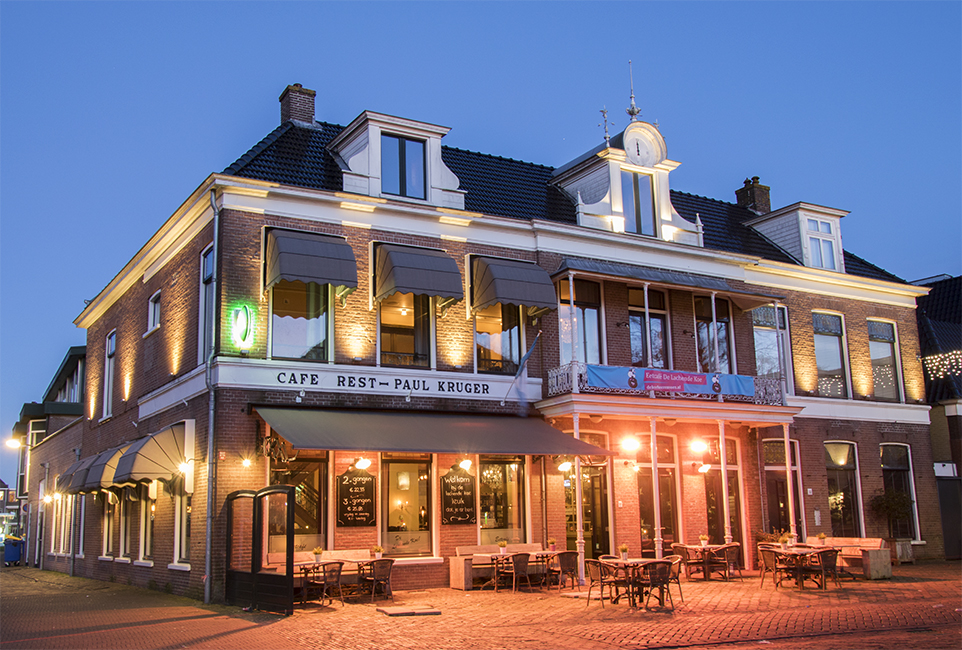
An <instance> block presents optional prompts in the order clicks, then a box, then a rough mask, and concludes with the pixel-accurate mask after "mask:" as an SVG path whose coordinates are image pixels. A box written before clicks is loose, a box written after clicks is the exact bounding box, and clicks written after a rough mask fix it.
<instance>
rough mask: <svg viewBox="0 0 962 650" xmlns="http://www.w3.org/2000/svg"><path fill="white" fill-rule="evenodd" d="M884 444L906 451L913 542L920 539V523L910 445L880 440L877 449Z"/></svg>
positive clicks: (913, 463)
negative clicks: (902, 448)
mask: <svg viewBox="0 0 962 650" xmlns="http://www.w3.org/2000/svg"><path fill="white" fill-rule="evenodd" d="M885 446H890V447H905V449H906V452H907V453H908V457H909V490H910V491H911V494H910V495H909V496H911V497H912V512H913V514H914V516H913V517H912V523H913V527H914V528H915V530H914V531H913V533H914V535H915V536H914V537H913V538H912V541H913V542H917V541H920V540H921V539H922V529H921V524H920V523H919V501H918V498H917V497H916V491H915V461H914V460H913V459H912V445H907V444H905V443H904V442H882V443H879V451H881V448H882V447H885ZM880 456H881V454H880ZM880 462H881V459H880Z"/></svg>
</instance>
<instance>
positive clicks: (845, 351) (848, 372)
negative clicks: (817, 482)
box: [811, 309, 865, 530]
mask: <svg viewBox="0 0 962 650" xmlns="http://www.w3.org/2000/svg"><path fill="white" fill-rule="evenodd" d="M811 313H812V315H813V316H814V315H815V314H827V315H829V316H838V317H839V318H840V319H841V322H842V337H841V338H842V351H841V354H842V366H843V371H844V374H845V389H846V391H847V394H846V396H845V397H842V398H837V397H828V398H826V399H852V397H853V395H854V392H853V391H852V361H851V359H850V358H849V357H850V355H849V348H848V326H847V325H846V324H845V314H843V313H841V312H837V311H832V310H830V309H813V310H812V312H811ZM814 325H815V323H814V321H813V322H812V345H813V346H814V344H815V337H816V336H818V333H817V332H815V327H814ZM812 356H813V357H814V360H815V366H814V367H813V368H812V370H813V372H814V373H815V392H816V394H817V393H818V357H817V356H816V355H815V349H814V347H813V349H812ZM819 397H821V395H819ZM826 442H827V441H826ZM862 530H865V528H864V527H863V528H862Z"/></svg>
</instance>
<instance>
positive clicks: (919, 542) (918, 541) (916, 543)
mask: <svg viewBox="0 0 962 650" xmlns="http://www.w3.org/2000/svg"><path fill="white" fill-rule="evenodd" d="M926 544H928V542H926V541H925V540H924V539H913V540H912V546H925V545H926Z"/></svg>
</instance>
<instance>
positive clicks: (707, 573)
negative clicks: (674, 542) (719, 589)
mask: <svg viewBox="0 0 962 650" xmlns="http://www.w3.org/2000/svg"><path fill="white" fill-rule="evenodd" d="M682 546H684V547H685V548H686V549H687V550H688V551H689V560H690V559H691V553H690V552H691V551H694V552H695V553H696V554H698V555H699V556H700V559H701V563H702V578H703V579H704V580H711V570H710V568H709V565H710V563H711V559H712V552H713V551H717V550H718V549H720V548H721V547H722V546H724V544H682Z"/></svg>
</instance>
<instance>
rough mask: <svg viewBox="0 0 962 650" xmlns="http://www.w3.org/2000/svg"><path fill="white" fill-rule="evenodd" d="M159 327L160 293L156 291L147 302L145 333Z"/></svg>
mask: <svg viewBox="0 0 962 650" xmlns="http://www.w3.org/2000/svg"><path fill="white" fill-rule="evenodd" d="M158 327H160V292H159V291H158V292H157V293H155V294H154V295H152V296H151V297H150V299H149V300H148V301H147V331H148V332H149V331H151V330H154V329H157V328H158Z"/></svg>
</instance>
